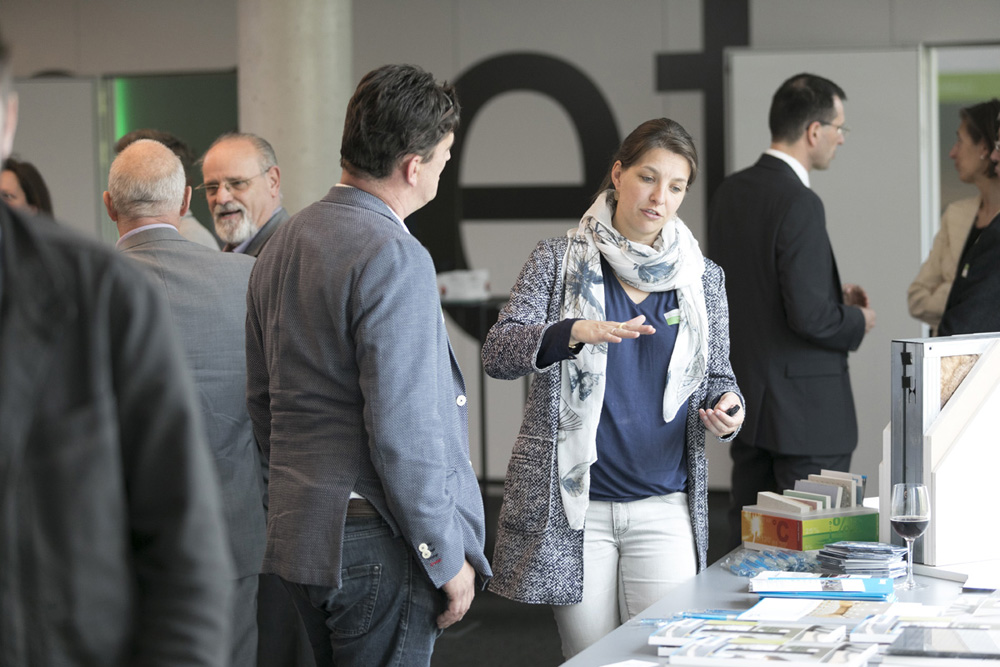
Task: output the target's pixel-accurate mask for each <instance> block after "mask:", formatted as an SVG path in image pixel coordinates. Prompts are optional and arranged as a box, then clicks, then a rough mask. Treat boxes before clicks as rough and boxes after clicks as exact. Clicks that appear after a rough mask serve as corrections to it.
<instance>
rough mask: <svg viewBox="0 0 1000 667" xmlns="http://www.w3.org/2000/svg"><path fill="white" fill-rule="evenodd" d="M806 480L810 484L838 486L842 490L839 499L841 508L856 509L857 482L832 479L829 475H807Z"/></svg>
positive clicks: (841, 478)
mask: <svg viewBox="0 0 1000 667" xmlns="http://www.w3.org/2000/svg"><path fill="white" fill-rule="evenodd" d="M808 480H809V481H810V482H818V483H820V484H829V485H831V486H839V487H840V488H842V489H843V490H844V491H843V494H842V495H841V497H840V506H841V507H856V506H857V504H858V503H857V493H858V491H857V482H856V481H855V480H854V479H853V478H850V479H844V478H843V477H832V476H830V475H809V477H808Z"/></svg>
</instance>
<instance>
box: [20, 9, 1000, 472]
mask: <svg viewBox="0 0 1000 667" xmlns="http://www.w3.org/2000/svg"><path fill="white" fill-rule="evenodd" d="M237 9H238V2H237V0H213V1H212V2H199V1H198V0H174V1H172V2H170V3H162V2H154V1H153V0H47V2H45V3H39V2H37V0H4V2H3V4H2V5H0V27H2V29H3V32H4V34H5V36H6V37H7V39H8V40H9V41H10V42H11V43H12V46H13V48H14V50H15V66H16V73H17V74H18V75H22V76H26V75H30V74H33V73H35V72H38V71H39V70H44V69H52V68H58V69H65V70H70V71H72V72H74V73H77V74H86V75H92V74H107V73H129V72H169V71H187V70H204V69H208V70H219V69H227V68H231V67H234V66H237V65H238V63H237V62H236V60H237V55H236V54H237V48H236V43H235V40H236V32H235V25H236V22H235V12H236V11H237ZM711 20H722V21H724V20H725V16H721V17H719V16H713V17H711ZM353 22H354V30H353V37H354V68H355V74H356V77H360V75H361V74H363V73H364V72H365V71H368V70H369V69H371V68H372V67H374V66H377V65H380V64H383V63H386V62H398V61H405V62H414V63H417V64H420V65H422V66H424V67H425V68H427V69H429V70H430V71H432V72H434V73H435V74H436V75H437V76H438V77H440V78H449V79H454V78H455V77H457V76H458V75H460V74H461V73H462V72H463V71H465V70H467V69H468V68H469V67H470V66H472V65H474V64H476V63H477V62H480V61H481V60H483V59H484V58H487V57H490V56H493V55H497V54H501V53H507V52H511V51H534V52H541V53H545V54H549V55H553V56H556V57H559V58H562V59H565V60H567V61H569V62H571V63H573V64H574V65H576V66H577V67H578V68H580V69H581V70H583V71H584V72H585V73H586V74H587V76H588V77H590V78H591V79H592V80H593V81H595V82H596V84H597V86H598V87H599V89H600V90H601V92H602V94H603V95H604V96H605V97H606V98H607V99H608V100H609V101H610V103H611V106H612V111H613V114H614V117H615V119H616V122H617V125H618V129H619V132H620V133H622V135H624V133H626V132H628V131H629V130H631V129H632V128H633V127H635V126H636V125H637V124H638V123H639V122H641V121H643V120H646V119H647V118H650V117H654V116H663V115H666V116H670V117H673V118H675V119H677V120H679V121H680V122H681V123H682V124H684V125H685V127H687V128H688V129H689V130H690V131H691V132H692V134H693V135H694V137H695V140H696V142H698V143H699V145H701V144H702V143H703V142H704V139H705V132H704V128H703V127H702V121H701V118H702V96H701V94H700V93H697V92H684V93H669V94H667V93H658V92H656V90H655V84H654V73H655V72H654V59H655V56H656V54H659V53H683V52H689V51H698V50H700V49H701V47H702V37H701V35H702V23H703V18H702V7H701V3H700V2H698V1H697V0H629V1H628V2H616V3H608V2H606V1H604V0H507V1H506V2H502V3H500V2H495V1H493V0H411V1H408V2H405V3H403V2H398V0H366V1H365V2H357V3H355V6H354V17H353ZM997 26H1000V2H995V1H994V0H950V1H949V2H940V1H939V0H840V1H839V2H836V3H831V2H827V1H826V0H750V46H751V48H754V49H824V50H826V49H847V48H865V49H870V48H873V47H894V46H912V45H916V44H918V43H922V42H945V41H950V42H954V41H958V42H975V41H995V40H997V39H998V38H1000V35H998V34H997V32H998V31H997V28H996V27H997ZM791 73H792V72H789V74H791ZM857 74H858V75H859V76H862V77H864V76H865V71H864V68H861V70H860V71H859V72H858V73H857ZM762 85H767V86H770V85H771V84H770V82H762ZM884 102H885V106H886V107H887V108H890V107H891V106H892V105H893V104H894V103H898V102H899V101H898V100H892V99H887V100H884ZM316 113H323V110H322V109H317V110H316ZM748 122H751V121H748ZM759 122H760V127H761V128H763V127H764V126H765V119H764V118H763V117H761V118H760V119H759ZM913 140H914V141H915V140H917V137H913ZM761 148H763V146H762V147H761ZM847 148H848V149H849V148H850V143H849V144H848V147H847ZM331 149H332V150H335V148H334V147H331ZM579 154H580V151H579V146H578V144H577V142H576V140H575V138H574V137H573V136H572V133H571V132H570V131H569V129H568V124H567V120H566V116H565V113H564V112H563V111H562V110H560V109H559V108H557V107H555V106H554V105H553V104H551V102H549V101H548V100H546V99H545V98H544V97H541V96H539V95H535V94H511V95H508V96H504V97H501V98H498V99H496V100H495V101H494V102H493V103H492V104H491V106H490V108H488V109H487V110H485V111H484V112H483V114H482V115H481V117H480V118H478V119H477V121H476V123H475V126H474V127H472V128H470V138H469V144H468V148H467V159H466V160H465V162H464V164H463V166H462V173H461V182H462V183H463V184H479V185H491V184H500V183H507V184H509V183H528V184H530V183H535V182H539V181H541V182H545V183H549V182H552V181H561V182H567V183H574V182H578V181H579V179H580V167H579V160H580V157H579ZM289 159H294V156H291V157H285V158H283V160H289ZM893 165H894V156H893V152H892V147H886V148H885V151H884V160H880V161H876V162H875V163H873V164H869V165H866V167H867V168H869V169H870V170H871V174H870V175H865V174H860V173H859V174H857V178H858V179H871V180H872V182H874V183H879V182H880V180H879V174H880V173H881V172H883V171H884V170H886V169H892V168H893ZM841 166H842V165H841ZM844 171H845V172H846V171H847V170H844ZM702 187H703V183H698V184H696V185H695V188H694V189H693V190H692V192H691V193H690V194H689V195H688V198H687V200H686V201H685V203H684V205H683V206H682V208H681V210H680V214H681V216H682V217H683V218H684V219H685V220H686V221H687V222H688V223H689V225H690V226H691V227H692V228H693V231H694V232H695V234H696V236H699V237H702V226H703V220H704V217H705V206H706V202H705V192H704V190H703V189H702ZM823 194H824V198H825V199H826V201H827V208H828V211H831V208H832V209H833V210H837V209H838V207H845V206H849V204H850V200H851V196H852V195H851V192H850V191H849V190H848V191H846V192H845V191H840V190H838V191H834V192H830V193H826V192H824V193H823ZM895 196H897V193H895V192H893V191H892V190H891V189H889V188H888V187H887V188H886V189H885V192H884V197H885V199H886V200H887V201H891V200H892V199H893V197H895ZM831 215H832V213H831ZM574 223H575V221H574V220H572V219H565V220H538V221H520V222H518V223H516V224H509V223H505V222H503V221H491V222H466V223H465V224H464V225H463V228H462V243H463V244H464V247H465V251H466V253H467V255H468V257H469V258H470V260H471V262H472V263H473V265H474V266H476V267H477V268H488V269H489V270H490V272H491V283H492V288H493V291H494V292H495V293H504V292H505V291H506V290H507V289H508V288H509V286H510V285H511V284H512V283H513V281H514V278H515V277H516V273H517V271H518V269H519V268H520V266H521V264H522V263H523V261H524V259H525V257H526V256H527V253H528V251H529V250H530V248H531V247H532V246H533V245H534V243H535V242H536V241H537V240H538V239H539V238H542V237H545V236H551V235H553V234H561V233H562V232H563V231H564V230H565V229H566V228H567V227H569V226H570V225H572V224H574ZM913 225H914V227H913V234H915V235H919V234H920V229H919V221H918V220H913ZM834 243H835V246H836V250H837V253H838V260H839V261H840V262H841V269H842V272H843V273H844V274H845V276H846V275H850V273H851V271H850V267H852V266H853V265H856V264H857V263H860V262H864V261H865V257H867V254H866V253H868V252H870V251H872V250H873V248H872V243H871V242H870V241H861V240H858V239H854V238H843V239H841V238H835V239H834ZM865 244H867V246H866V245H865ZM879 256H880V258H881V260H882V261H883V263H884V264H883V265H884V270H885V272H886V274H887V275H894V276H899V281H900V282H902V281H903V280H904V279H905V280H908V279H909V277H911V276H912V275H914V274H915V273H916V269H917V266H918V264H919V262H920V259H921V258H920V257H919V256H916V255H915V254H914V253H913V252H898V251H896V250H894V249H893V248H884V249H881V251H880V253H879ZM897 287H898V286H897ZM897 291H898V290H897V289H896V287H894V288H893V289H892V292H891V293H887V294H886V295H885V297H883V299H884V301H885V308H887V309H890V310H893V311H898V309H899V308H901V307H902V306H901V305H900V304H903V303H904V299H905V290H904V291H898V294H897V293H896V292H897ZM876 307H878V304H876ZM888 328H889V327H885V329H883V331H882V332H880V335H882V333H884V335H886V336H889V335H891V334H892V332H890V331H888ZM902 333H904V334H906V333H907V332H902ZM453 340H454V342H455V347H456V351H457V353H458V355H459V360H460V363H461V364H462V367H463V368H464V369H466V374H467V377H468V380H469V385H470V386H469V391H470V395H471V397H472V399H473V403H475V395H476V393H477V392H479V391H480V388H479V387H478V382H477V380H476V378H477V372H476V369H477V367H478V364H479V360H478V347H477V345H476V344H475V343H474V342H473V341H471V340H470V339H469V338H468V337H466V336H465V335H464V334H462V333H460V332H457V331H456V332H454V335H453ZM867 344H868V343H866V345H867ZM887 381H888V380H887V378H881V377H880V378H877V379H873V380H872V382H871V385H870V386H869V387H866V388H865V391H866V392H871V393H870V394H866V395H863V396H858V401H859V402H861V401H866V402H872V401H873V399H872V397H881V396H882V395H883V394H885V395H886V396H887V394H888V390H887V389H886V387H887V384H886V383H887ZM486 390H487V396H488V399H489V403H490V414H489V420H488V421H489V436H488V442H489V448H490V452H491V454H490V461H489V464H488V472H489V476H490V477H491V478H495V479H496V478H500V477H502V475H503V471H504V469H505V467H506V460H507V457H508V455H509V449H510V445H511V443H512V442H513V435H514V433H515V432H516V429H517V427H518V424H519V419H520V409H521V401H522V392H523V385H522V384H521V383H511V382H509V383H503V382H493V381H488V383H487V386H486ZM879 400H882V399H879ZM886 400H887V399H886ZM472 418H473V423H472V424H471V425H470V426H471V434H472V439H473V447H474V448H475V447H478V436H477V434H478V421H477V420H478V415H476V414H473V415H472ZM885 421H888V414H886V415H885ZM869 430H870V429H869ZM874 437H875V436H873V434H871V433H870V432H866V433H864V434H863V435H862V438H863V440H865V441H867V440H871V439H873V438H874ZM876 441H877V439H876ZM710 455H711V456H712V457H721V458H723V459H724V458H725V457H726V453H725V450H724V449H723V448H722V447H720V446H715V447H712V448H710ZM473 460H474V461H476V462H478V460H479V459H478V455H477V454H475V453H474V455H473ZM866 472H870V471H866ZM713 482H715V483H716V484H717V485H718V484H722V483H724V482H725V480H718V479H716V480H713Z"/></svg>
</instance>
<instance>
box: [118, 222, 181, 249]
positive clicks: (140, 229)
mask: <svg viewBox="0 0 1000 667" xmlns="http://www.w3.org/2000/svg"><path fill="white" fill-rule="evenodd" d="M147 229H172V230H174V231H175V232H177V235H178V236H180V232H179V231H177V228H176V227H174V226H173V225H168V224H167V223H165V222H154V223H151V224H148V225H143V226H142V227H136V228H135V229H133V230H132V231H129V232H126V233H124V234H122V237H121V238H120V239H118V240H117V241H116V242H115V248H116V249H117V248H121V247H122V242H123V241H124V240H125V239H127V238H128V237H130V236H135V235H136V234H138V233H139V232H144V231H146V230H147Z"/></svg>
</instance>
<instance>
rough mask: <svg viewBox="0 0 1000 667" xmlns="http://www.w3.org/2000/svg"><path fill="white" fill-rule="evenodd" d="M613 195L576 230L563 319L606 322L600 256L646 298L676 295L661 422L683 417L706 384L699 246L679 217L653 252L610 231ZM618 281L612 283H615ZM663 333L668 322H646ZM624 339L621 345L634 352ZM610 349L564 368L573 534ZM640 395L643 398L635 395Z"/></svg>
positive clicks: (585, 496) (562, 438)
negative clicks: (680, 412) (676, 320)
mask: <svg viewBox="0 0 1000 667" xmlns="http://www.w3.org/2000/svg"><path fill="white" fill-rule="evenodd" d="M612 195H613V190H608V191H607V192H605V193H604V194H603V195H601V196H599V197H598V198H597V200H596V201H595V202H594V204H593V205H592V206H591V207H590V209H589V210H588V211H587V212H586V213H585V214H584V216H583V219H581V220H580V225H579V227H577V228H576V229H571V230H570V231H569V232H568V233H567V236H569V239H570V241H569V247H568V248H567V249H566V257H565V261H564V262H563V271H564V275H563V285H564V288H563V302H562V309H561V313H560V314H561V318H562V319H567V318H579V319H585V320H599V321H604V320H606V319H607V317H606V316H605V313H604V276H603V275H601V255H603V256H604V258H605V259H606V260H607V261H608V263H609V264H610V265H611V267H612V268H614V270H615V273H617V274H618V277H619V278H621V280H622V281H623V282H625V283H627V284H629V285H631V286H633V287H635V288H637V289H641V290H643V291H646V292H666V291H669V290H676V291H677V302H678V307H679V310H680V322H679V328H678V331H677V342H676V343H675V344H674V351H673V355H672V356H671V358H670V364H669V367H668V368H667V388H666V391H665V392H664V394H663V419H664V421H666V422H669V421H670V420H672V419H673V418H674V417H675V416H676V415H677V411H678V409H680V407H681V406H682V405H683V404H684V402H685V401H687V399H688V397H689V396H690V395H691V393H692V392H693V391H694V390H695V388H697V387H698V385H699V384H700V383H701V381H702V379H703V378H704V377H705V369H706V368H707V367H708V315H707V312H706V310H705V293H704V289H703V287H702V282H701V276H702V274H703V273H704V272H705V261H704V258H703V257H702V254H701V249H700V248H699V247H698V241H696V240H695V238H694V236H692V235H691V232H690V230H688V228H687V227H686V226H685V225H684V223H683V222H681V220H680V218H677V217H676V216H675V217H674V218H673V219H671V220H669V221H667V224H665V225H664V226H663V229H662V230H661V232H660V235H659V236H658V237H657V239H656V241H654V242H653V246H652V247H650V246H647V245H643V244H640V243H633V242H631V241H629V240H628V239H627V238H625V237H624V236H622V235H621V234H619V233H618V231H617V230H615V229H614V227H613V226H612V224H611V218H612V209H611V201H610V200H609V198H611V197H612ZM609 279H610V280H614V276H611V277H609ZM647 324H652V325H653V326H655V327H657V328H659V327H661V326H664V325H665V323H664V322H647ZM630 342H631V341H630V340H628V339H626V340H624V341H622V342H621V343H619V345H628V344H629V343H630ZM607 364H608V344H607V343H603V344H601V345H584V346H583V349H582V350H581V351H580V353H579V354H577V355H576V358H575V359H568V360H566V361H564V362H563V364H562V370H561V373H562V388H561V395H560V401H559V442H558V457H559V459H558V460H559V482H560V484H559V487H560V492H561V494H562V501H563V507H564V508H565V510H566V519H567V520H568V521H569V525H570V527H572V528H574V529H576V530H580V529H582V528H583V524H584V517H585V516H586V514H587V507H588V505H589V503H590V466H591V465H593V463H594V462H595V461H596V460H597V439H596V438H597V423H598V421H599V420H600V417H601V408H602V406H603V404H604V379H605V371H606V369H607ZM635 389H636V391H645V390H646V389H645V388H644V387H636V388H635Z"/></svg>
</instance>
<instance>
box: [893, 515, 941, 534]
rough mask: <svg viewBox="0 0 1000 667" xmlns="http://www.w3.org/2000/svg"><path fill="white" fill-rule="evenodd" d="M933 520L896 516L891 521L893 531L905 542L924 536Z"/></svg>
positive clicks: (920, 517)
mask: <svg viewBox="0 0 1000 667" xmlns="http://www.w3.org/2000/svg"><path fill="white" fill-rule="evenodd" d="M930 522H931V520H930V519H928V518H927V517H922V516H894V517H893V518H892V519H890V520H889V523H890V524H892V529H893V530H894V531H896V534H897V535H899V536H900V537H902V538H903V539H904V540H915V539H917V538H918V537H920V536H921V535H923V534H924V531H926V530H927V526H928V525H929V524H930Z"/></svg>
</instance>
